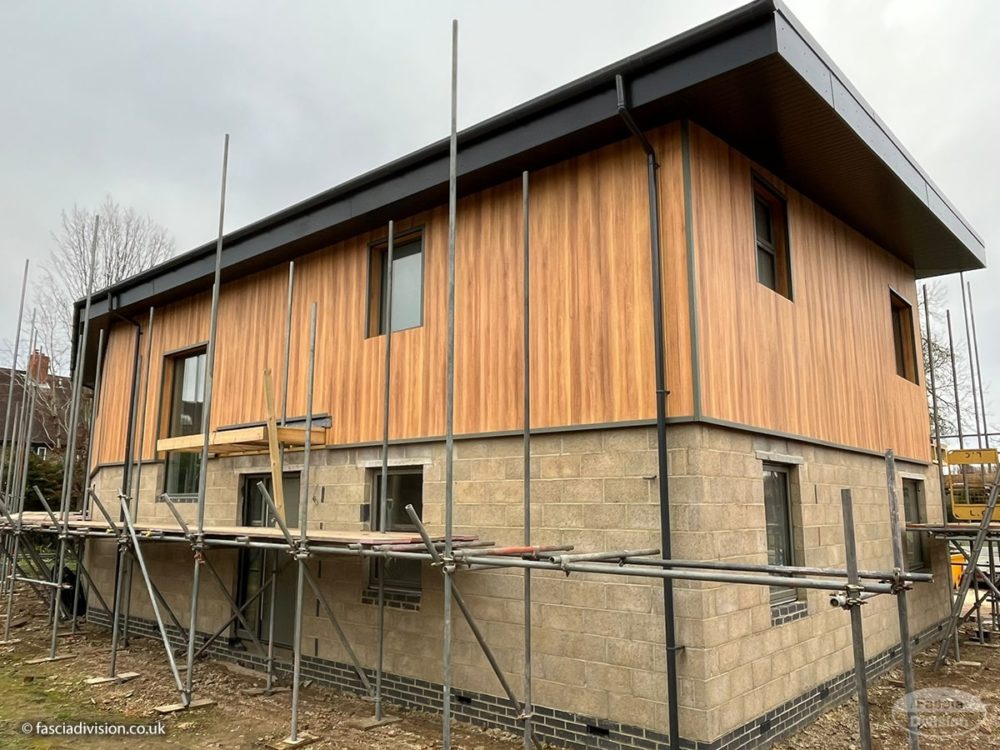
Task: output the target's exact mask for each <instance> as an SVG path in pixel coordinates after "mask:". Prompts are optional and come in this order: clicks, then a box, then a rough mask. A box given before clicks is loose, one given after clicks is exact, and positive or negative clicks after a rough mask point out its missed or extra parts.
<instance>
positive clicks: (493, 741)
mask: <svg viewBox="0 0 1000 750" xmlns="http://www.w3.org/2000/svg"><path fill="white" fill-rule="evenodd" d="M0 614H2V613H0ZM13 622H14V623H16V624H18V627H16V628H15V629H14V630H13V631H12V634H11V636H12V638H19V639H21V642H20V643H17V644H14V645H10V646H2V647H0V696H2V698H0V747H2V748H12V749H14V750H28V749H29V748H30V749H31V750H57V749H61V748H77V747H80V748H105V747H126V746H127V747H130V748H140V750H150V749H152V748H164V747H176V748H192V749H195V748H198V749H201V748H205V749H208V748H247V749H249V748H262V747H266V746H267V745H268V744H269V743H271V742H274V741H277V740H281V739H283V738H285V737H287V736H288V722H289V716H290V694H289V693H287V692H285V693H279V694H275V695H272V696H266V697H249V696H246V695H244V694H243V690H245V689H247V688H252V687H258V686H260V685H262V684H263V680H262V679H261V678H258V677H256V676H254V675H253V674H252V673H249V671H246V670H239V669H236V670H235V671H234V668H233V667H232V666H228V665H225V664H223V663H219V662H211V661H203V662H199V663H198V664H197V666H196V673H195V685H196V698H211V699H213V700H215V701H216V705H214V706H212V707H209V708H202V709H197V710H193V711H188V712H182V713H176V714H170V715H166V716H163V717H161V716H160V715H159V714H157V713H156V711H155V710H154V707H155V706H158V705H162V704H167V703H175V702H176V701H177V700H178V694H177V691H176V689H175V687H174V683H173V679H172V677H171V676H170V672H169V668H168V666H167V662H166V659H165V657H164V654H163V649H162V646H161V644H160V643H159V641H152V640H149V639H143V638H137V639H134V640H133V641H132V642H131V643H130V644H129V648H128V649H127V650H125V651H123V652H122V653H121V655H120V657H119V671H121V672H126V671H128V672H139V673H141V677H139V678H136V679H134V680H131V681H129V682H127V683H124V684H109V685H104V686H95V687H88V686H86V685H84V684H83V680H84V679H85V678H86V677H91V676H101V675H104V674H106V673H107V669H108V655H109V651H110V636H109V634H108V632H107V631H105V630H103V629H94V628H91V627H89V626H83V627H82V628H81V630H80V632H79V633H78V634H77V635H69V634H67V635H64V636H62V637H61V638H60V641H59V653H60V654H74V655H75V658H73V659H70V660H65V661H58V662H49V663H43V664H36V665H28V664H25V661H26V660H28V659H32V658H36V657H39V656H47V655H48V650H49V637H50V633H51V631H50V630H49V629H48V628H47V627H46V626H45V612H44V611H43V610H42V607H41V605H40V603H39V601H38V599H37V598H36V597H34V596H33V595H31V594H30V593H29V592H24V594H22V595H19V596H18V597H17V599H16V600H15V612H14V617H13ZM997 642H1000V639H998V641H997ZM934 654H935V650H934V649H929V650H927V651H924V652H923V653H921V654H920V655H919V656H918V657H917V660H916V661H917V673H916V680H917V687H918V688H927V687H950V688H957V689H960V690H963V691H965V692H968V693H971V694H973V695H975V696H977V697H978V698H979V699H980V700H982V701H983V703H985V705H986V708H987V711H986V715H985V718H984V719H983V720H982V722H980V723H979V724H978V725H977V726H976V727H975V729H973V730H972V731H971V732H968V733H965V734H962V735H961V736H954V735H953V736H948V737H930V736H925V737H924V739H923V741H922V743H921V747H922V748H924V750H932V749H941V750H943V749H945V748H956V747H971V748H976V749H977V750H979V749H982V750H988V749H991V748H996V749H998V750H1000V648H988V647H983V646H976V645H966V646H964V647H963V651H962V657H963V659H964V660H967V661H975V662H979V663H980V666H978V667H976V666H964V665H949V666H946V667H944V668H943V669H942V670H940V671H937V672H935V671H934V670H933V660H934ZM902 694H903V690H902V676H901V674H900V671H899V670H898V669H896V670H894V671H892V672H890V673H889V674H888V675H886V676H885V677H883V678H882V679H880V680H878V681H876V682H875V683H873V685H872V686H871V687H870V698H871V707H872V708H871V711H872V727H873V739H874V747H875V749H876V750H897V749H898V748H905V747H906V735H905V725H904V723H903V721H901V719H900V717H899V715H898V713H895V712H894V711H893V704H894V703H895V702H896V701H897V700H898V699H899V698H900V696H902ZM372 710H373V707H372V704H371V702H370V701H368V700H364V699H361V698H358V697H356V696H354V695H348V694H345V693H341V692H338V691H336V690H333V689H331V688H326V687H319V686H316V685H310V686H309V687H305V688H303V690H302V703H301V711H300V728H301V730H302V731H305V732H309V733H311V734H313V735H316V736H318V737H320V738H321V739H320V740H319V741H318V742H316V743H315V744H313V745H310V747H314V748H338V749H343V750H348V749H349V750H390V748H391V749H392V750H396V749H400V750H430V749H431V748H436V747H440V731H441V729H440V727H441V725H440V719H439V717H437V716H433V715H429V714H424V713H420V712H412V711H401V710H399V709H397V708H395V707H389V712H390V713H391V714H392V715H394V716H397V717H399V718H401V719H402V721H400V722H399V723H397V724H393V725H390V726H385V727H380V728H377V729H372V730H369V731H363V730H360V729H356V728H353V727H351V726H350V725H349V722H351V721H352V720H357V719H365V718H369V717H371V715H372ZM161 719H162V720H163V722H164V724H165V728H166V732H165V736H162V737H146V738H139V737H128V738H123V737H122V738H108V737H100V738H81V737H73V738H50V737H41V736H37V734H35V735H32V736H29V735H25V734H24V733H23V732H22V731H21V729H20V727H21V726H22V724H24V723H26V722H34V721H38V720H41V721H50V722H51V721H67V722H76V721H81V720H83V721H105V722H121V723H126V724H134V723H152V722H156V721H158V720H161ZM453 739H454V744H455V746H456V747H457V748H461V749H462V750H514V749H515V748H520V747H521V741H520V738H519V737H515V736H513V735H510V734H507V733H504V732H500V731H498V730H480V729H477V728H475V727H471V726H468V725H464V724H456V725H455V728H454V729H453ZM774 747H775V750H817V749H819V748H822V750H854V749H855V748H857V702H856V701H853V700H852V701H849V702H847V703H844V704H843V705H841V706H839V707H837V708H836V709H834V710H832V711H829V712H827V713H826V714H824V715H823V716H822V717H821V718H820V719H819V720H818V721H817V722H815V723H814V724H812V725H810V726H808V727H806V728H805V729H803V730H802V731H800V732H799V733H797V734H795V735H794V736H792V737H790V738H788V739H785V740H783V741H782V742H780V743H778V744H777V745H775V746H774Z"/></svg>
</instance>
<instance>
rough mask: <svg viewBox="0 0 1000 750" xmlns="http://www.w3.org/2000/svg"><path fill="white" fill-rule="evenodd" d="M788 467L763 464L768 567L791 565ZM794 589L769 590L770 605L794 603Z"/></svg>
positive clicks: (793, 557)
mask: <svg viewBox="0 0 1000 750" xmlns="http://www.w3.org/2000/svg"><path fill="white" fill-rule="evenodd" d="M788 485H789V483H788V467H787V466H781V465H780V464H770V463H765V464H764V522H765V526H766V532H767V562H768V564H770V565H794V564H795V550H794V547H793V537H792V504H791V494H790V492H789V486H788ZM795 598H796V593H795V589H789V588H784V587H782V586H772V587H771V603H772V604H782V603H784V602H789V601H794V600H795Z"/></svg>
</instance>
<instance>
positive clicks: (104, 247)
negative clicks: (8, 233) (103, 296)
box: [33, 196, 174, 374]
mask: <svg viewBox="0 0 1000 750" xmlns="http://www.w3.org/2000/svg"><path fill="white" fill-rule="evenodd" d="M95 215H100V224H99V229H98V237H97V265H96V268H95V272H94V289H95V290H100V289H104V288H106V287H109V286H112V285H113V284H117V283H118V282H119V281H122V280H123V279H127V278H128V277H130V276H134V275H135V274H137V273H141V272H142V271H145V270H146V269H148V268H151V267H153V266H155V265H156V264H158V263H161V262H163V261H165V260H167V259H168V258H169V257H170V256H171V255H173V254H174V240H173V237H171V235H170V233H169V232H168V231H167V230H166V229H165V228H164V227H162V226H160V225H159V224H158V223H156V222H155V221H154V220H153V219H151V218H150V217H149V216H145V215H141V214H139V213H137V212H136V211H135V209H132V208H128V207H124V206H121V205H120V204H118V203H117V202H116V201H115V200H114V199H112V198H111V196H107V197H106V198H105V199H104V202H103V203H102V204H101V206H100V207H99V208H97V209H96V210H93V211H92V210H89V209H86V208H79V207H78V206H74V207H73V210H72V211H68V212H67V211H63V212H62V221H61V225H60V227H59V230H58V231H56V232H53V235H52V239H53V241H54V246H53V248H52V252H51V254H50V255H49V258H48V260H47V262H46V263H44V264H43V266H42V271H41V276H40V278H39V279H38V281H36V282H35V284H34V289H33V292H34V300H35V305H36V307H37V309H38V332H39V342H40V344H39V348H40V349H42V351H44V352H46V354H48V356H49V358H50V359H51V366H52V371H53V372H55V373H59V374H65V373H68V372H69V371H70V369H71V367H72V363H71V362H70V361H69V356H70V351H71V338H70V336H71V329H72V321H73V303H74V302H76V301H77V300H78V299H80V298H81V297H83V296H84V295H86V293H87V272H88V270H89V269H88V266H89V264H90V248H91V243H92V242H93V240H94V217H95Z"/></svg>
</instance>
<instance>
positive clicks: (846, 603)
mask: <svg viewBox="0 0 1000 750" xmlns="http://www.w3.org/2000/svg"><path fill="white" fill-rule="evenodd" d="M863 590H864V589H863V588H862V587H861V586H860V585H858V584H856V583H849V584H847V585H846V586H844V592H843V593H839V594H834V595H833V597H832V599H831V603H832V604H833V605H834V606H835V607H840V608H841V609H853V608H854V607H860V606H861V605H862V604H864V603H865V602H864V600H863V599H862V598H861V592H862V591H863Z"/></svg>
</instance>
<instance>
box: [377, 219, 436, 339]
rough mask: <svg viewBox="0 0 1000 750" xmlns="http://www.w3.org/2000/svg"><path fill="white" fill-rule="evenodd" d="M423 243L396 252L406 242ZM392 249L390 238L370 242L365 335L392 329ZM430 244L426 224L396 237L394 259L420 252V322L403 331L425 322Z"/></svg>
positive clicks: (379, 334) (382, 334) (381, 333)
mask: <svg viewBox="0 0 1000 750" xmlns="http://www.w3.org/2000/svg"><path fill="white" fill-rule="evenodd" d="M415 242H417V243H419V244H420V247H419V248H418V249H417V250H415V251H411V252H408V253H407V254H406V255H395V252H396V251H397V250H398V249H399V248H400V247H401V246H403V245H411V244H413V243H415ZM388 250H389V239H388V237H384V238H382V239H380V240H376V241H374V242H371V243H369V245H368V284H367V292H366V295H365V338H369V339H370V338H377V337H379V336H384V335H385V334H386V330H387V328H388V326H387V321H385V320H384V316H385V288H384V287H385V272H384V265H385V257H386V254H387V253H388ZM425 251H426V243H425V242H424V227H423V226H419V227H413V228H412V229H407V230H404V231H402V232H399V233H398V234H396V235H395V236H394V237H393V253H394V256H395V257H394V260H395V259H398V258H402V257H406V256H407V255H414V254H417V253H419V254H420V321H419V322H418V323H417V324H416V325H413V326H408V327H407V328H401V329H399V331H393V333H399V332H400V331H408V330H411V329H413V328H420V327H421V326H423V324H424V303H425V301H426V296H427V295H426V294H425V291H426V289H427V285H426V281H427V279H426V276H427V273H426V272H427V262H426V257H425Z"/></svg>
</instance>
